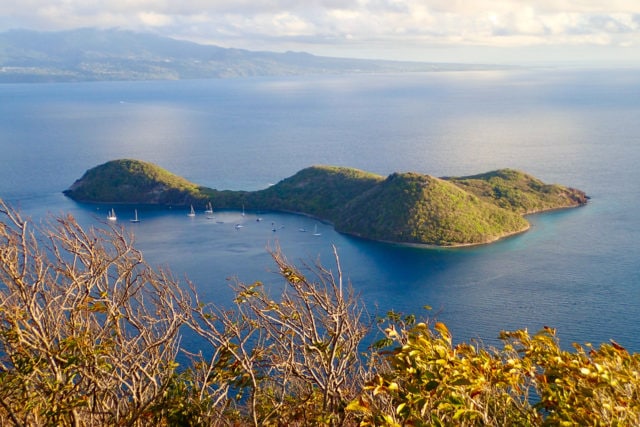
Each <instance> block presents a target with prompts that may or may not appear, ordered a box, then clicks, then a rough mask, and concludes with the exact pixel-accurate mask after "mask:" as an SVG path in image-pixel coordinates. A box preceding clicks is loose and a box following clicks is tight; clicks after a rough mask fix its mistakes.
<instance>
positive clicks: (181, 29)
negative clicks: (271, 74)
mask: <svg viewBox="0 0 640 427" xmlns="http://www.w3.org/2000/svg"><path fill="white" fill-rule="evenodd" d="M84 27H98V28H121V29H127V30H134V31H146V32H153V33H156V34H159V35H164V36H169V37H173V38H178V39H183V40H190V41H194V42H198V43H204V44H214V45H218V46H222V47H234V48H241V49H249V50H267V51H275V52H284V51H304V52H309V53H313V54H316V55H323V56H337V57H353V58H373V59H393V60H409V61H428V62H432V61H433V62H463V63H512V64H521V63H565V64H571V63H596V64H598V63H599V64H604V65H606V64H635V65H640V0H537V1H532V0H402V1H401V0H20V1H5V0H3V1H1V2H0V31H6V30H10V29H17V28H22V29H37V30H65V29H74V28H84Z"/></svg>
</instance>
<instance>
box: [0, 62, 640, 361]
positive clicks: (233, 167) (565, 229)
mask: <svg viewBox="0 0 640 427" xmlns="http://www.w3.org/2000/svg"><path fill="white" fill-rule="evenodd" d="M639 92H640V74H639V73H637V72H636V71H635V70H617V71H615V70H597V71H580V70H571V71H562V70H535V71H527V70H521V71H510V72H478V73H476V72H466V73H427V74H410V75H368V76H323V77H298V78H286V79H285V78H265V79H237V80H211V81H180V82H110V83H78V84H51V85H47V84H43V85H2V86H0V152H1V153H2V154H1V156H0V197H3V198H4V199H6V200H8V201H9V202H11V203H12V204H14V205H15V206H17V207H19V208H20V209H21V210H23V211H24V212H25V213H27V214H29V215H32V216H34V217H35V218H39V217H43V216H44V215H45V214H46V213H47V212H52V213H54V214H58V213H62V212H72V213H73V214H74V215H76V216H77V217H78V218H79V219H80V221H81V222H82V223H85V224H97V223H99V222H100V221H103V220H104V218H105V217H106V209H107V208H110V207H107V206H100V207H98V206H91V205H80V204H76V203H74V202H72V201H70V200H68V199H66V198H65V197H64V196H63V195H62V194H61V191H62V190H64V189H65V188H67V187H68V186H69V185H70V184H71V183H72V182H73V181H74V180H75V179H77V178H79V177H80V176H81V175H82V173H83V172H84V171H85V170H86V169H88V168H90V167H92V166H95V165H97V164H100V163H103V162H105V161H108V160H111V159H115V158H123V157H130V158H138V159H142V160H147V161H151V162H155V163H158V164H160V165H161V166H163V167H165V168H167V169H169V170H171V171H172V172H175V173H177V174H180V175H183V176H185V177H187V178H188V179H190V180H192V181H195V182H198V183H200V184H203V185H207V186H210V187H214V188H219V189H225V188H230V189H246V190H254V189H259V188H264V187H266V186H267V185H269V184H271V183H275V182H277V181H278V180H280V179H283V178H285V177H287V176H290V175H292V174H293V173H295V172H296V171H298V170H299V169H302V168H303V167H306V166H310V165H313V164H334V165H344V166H353V167H358V168H361V169H365V170H369V171H372V172H376V173H380V174H383V175H384V174H388V173H391V172H394V171H417V172H422V173H429V174H432V175H435V176H444V175H465V174H475V173H480V172H485V171H489V170H492V169H496V168H501V167H512V168H518V169H522V170H525V171H527V172H530V173H532V174H533V175H535V176H537V177H539V178H541V179H543V180H545V181H547V182H557V183H562V184H566V185H570V186H574V187H578V188H581V189H583V190H585V191H587V193H588V194H589V195H590V196H591V197H592V200H591V203H590V204H589V205H587V206H586V207H583V208H579V209H573V210H567V211H558V212H552V213H547V214H543V215H535V216H532V217H530V218H529V219H530V221H531V222H532V225H533V226H532V229H531V230H530V231H529V232H527V233H525V234H522V235H519V236H516V237H513V238H509V239H506V240H504V241H501V242H499V243H497V244H493V245H489V246H484V247H476V248H466V249H455V250H452V249H429V250H425V249H420V248H410V247H401V246H396V245H389V244H382V243H376V242H369V241H364V240H360V239H355V238H351V237H347V236H343V235H340V234H337V233H335V232H334V231H333V230H332V228H331V227H330V226H329V225H327V224H323V223H320V222H317V221H314V220H312V219H309V218H305V217H300V216H294V215H285V214H276V213H269V212H264V213H260V214H259V215H260V216H261V217H262V218H263V220H262V221H260V222H257V221H255V218H256V215H257V214H256V213H255V212H251V211H248V212H247V214H246V215H245V217H242V216H241V215H240V213H239V212H218V213H216V219H215V220H208V219H207V218H206V217H205V215H204V214H202V212H198V215H197V216H196V217H195V218H188V217H187V216H186V211H180V210H177V209H172V210H169V209H151V210H150V209H145V208H139V209H138V211H139V215H140V218H141V220H142V222H141V223H139V224H130V223H129V222H128V218H129V217H132V216H133V207H116V210H117V214H118V216H119V218H120V220H119V223H120V224H122V225H124V226H125V227H127V228H131V229H132V231H133V232H134V234H135V239H136V242H137V245H138V246H139V247H140V248H141V249H142V250H143V252H144V254H145V257H146V258H147V259H148V260H149V261H150V262H151V263H153V264H161V265H165V266H168V267H170V268H171V269H172V270H173V271H174V272H175V273H176V275H177V276H179V277H181V276H182V275H187V276H188V277H189V278H190V279H191V280H193V281H194V282H195V283H196V285H197V287H198V289H199V290H200V292H201V293H202V294H203V295H205V296H206V298H208V299H211V300H213V301H221V302H224V301H228V298H229V297H230V291H229V280H228V278H233V277H236V278H238V279H239V280H243V281H253V280H262V281H265V282H267V283H270V284H271V286H273V287H274V289H275V288H277V286H278V281H277V276H276V275H275V274H274V273H273V272H272V271H271V270H272V269H273V265H272V263H271V262H270V259H269V255H268V253H267V251H266V248H267V247H268V246H273V245H276V244H278V245H280V246H281V247H282V249H283V251H284V252H285V254H286V255H287V257H288V258H289V259H291V260H292V261H296V262H300V261H307V262H313V261H315V260H316V259H319V260H320V261H322V262H323V263H325V264H331V263H332V257H331V252H332V245H335V246H336V247H337V249H338V251H339V254H340V258H341V262H342V268H343V270H344V272H345V274H346V275H347V276H348V278H349V279H350V280H351V282H352V283H353V286H354V287H355V289H356V290H357V292H359V293H360V295H361V296H362V298H363V299H364V300H365V301H366V302H367V305H368V307H369V310H370V311H371V312H373V313H375V312H380V313H384V312H386V311H387V310H389V309H394V310H399V311H403V312H411V313H417V314H420V313H423V310H422V306H424V305H430V306H432V307H433V310H432V312H431V315H437V316H438V318H439V319H440V320H443V321H445V322H446V323H447V324H448V325H449V327H450V329H451V330H452V332H453V334H454V338H457V339H469V338H475V337H478V338H481V339H483V340H485V341H488V342H491V343H493V342H495V338H496V336H497V335H498V333H499V331H500V330H501V329H513V328H524V327H526V328H528V329H529V330H531V331H534V330H537V329H539V328H541V327H542V326H543V325H549V326H553V327H556V328H558V330H559V333H560V337H561V340H562V343H564V344H565V345H568V344H569V343H570V342H572V341H578V342H584V341H591V342H594V343H599V342H603V341H606V340H608V339H609V338H614V339H616V341H618V342H620V343H621V344H623V345H625V346H627V347H628V348H630V349H632V350H635V351H640V334H639V332H640V327H639V322H638V318H639V316H640V308H639V306H640V263H639V259H640V257H639V255H640V249H639V245H638V241H639V237H640V236H639V234H640V220H639V219H638V217H639V216H638V212H640V209H639V208H640V206H639V205H640V190H639V185H638V183H640V168H638V164H640V121H638V120H637V118H638V117H640V114H639V113H640V96H638V95H640V93H639ZM239 222H243V225H244V227H242V228H240V229H236V228H235V227H234V225H235V224H236V223H239ZM272 223H274V224H275V225H276V232H273V231H272ZM316 225H317V226H318V228H319V231H320V232H321V236H313V235H312V234H313V233H312V232H310V231H312V230H313V229H314V227H315V226H316ZM301 227H304V228H305V229H306V230H308V232H305V233H303V232H300V231H299V228H301Z"/></svg>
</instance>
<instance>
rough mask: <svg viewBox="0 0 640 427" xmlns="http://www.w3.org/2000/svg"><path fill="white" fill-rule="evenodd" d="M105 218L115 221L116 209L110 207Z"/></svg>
mask: <svg viewBox="0 0 640 427" xmlns="http://www.w3.org/2000/svg"><path fill="white" fill-rule="evenodd" d="M107 219H108V220H109V221H115V220H117V219H118V217H117V216H116V211H115V209H111V210H110V211H109V213H108V214H107Z"/></svg>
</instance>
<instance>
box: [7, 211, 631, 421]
mask: <svg viewBox="0 0 640 427" xmlns="http://www.w3.org/2000/svg"><path fill="white" fill-rule="evenodd" d="M272 254H273V258H274V262H275V264H276V265H277V267H278V268H279V272H280V276H281V278H282V280H283V282H284V285H285V287H284V290H283V291H282V294H281V296H280V298H272V297H270V296H269V294H268V291H267V289H265V286H264V285H263V284H261V283H259V282H256V283H253V284H243V283H238V284H236V285H235V290H236V297H235V299H234V302H233V304H232V306H231V307H218V306H216V305H215V304H212V303H211V302H207V301H200V299H199V297H198V293H197V290H196V286H195V285H193V284H189V285H190V286H185V285H184V284H181V283H180V282H178V281H176V280H175V279H174V278H172V276H171V275H170V273H169V272H167V271H164V270H157V269H153V268H151V267H150V266H148V265H147V264H146V263H145V262H144V260H143V259H142V256H141V254H140V253H139V252H138V251H136V249H135V248H134V247H133V246H132V244H131V237H130V236H127V235H126V234H124V231H123V230H122V229H119V228H115V227H112V228H109V229H91V230H89V231H86V230H83V229H82V228H81V227H80V226H79V225H78V224H77V223H76V222H75V220H74V219H73V218H72V217H59V218H52V219H51V221H50V222H49V223H47V224H45V225H43V226H41V227H35V226H34V225H32V224H31V222H29V221H28V220H25V219H23V218H22V217H21V216H20V215H19V214H18V213H17V212H15V211H13V210H12V209H10V208H9V207H8V206H7V205H6V204H4V202H2V201H1V200H0V424H1V425H11V426H54V425H55V426H72V425H73V426H112V425H123V426H124V425H126V426H147V425H180V426H209V425H228V426H231V425H254V426H270V425H293V426H295V425H329V426H356V425H360V426H369V425H385V426H400V425H436V426H438V425H462V426H484V425H490V426H502V425H524V426H544V425H602V426H605V425H607V426H609V425H618V426H632V425H640V355H638V354H635V353H634V354H630V353H629V352H628V351H627V350H625V349H624V348H623V347H622V346H621V345H619V344H617V343H616V342H614V341H611V342H610V343H608V344H603V345H601V346H600V347H599V348H595V347H593V346H591V345H588V344H587V345H585V346H580V345H575V351H573V352H570V351H566V350H563V349H561V348H560V346H559V344H558V340H557V338H556V336H555V331H554V330H553V329H551V328H545V329H544V330H542V331H540V332H539V333H537V334H535V335H533V336H531V335H529V334H528V333H527V331H523V330H519V331H512V332H503V333H502V336H501V338H502V340H503V342H504V344H503V348H501V349H495V348H487V347H485V346H483V345H481V344H479V343H459V344H454V343H453V339H452V337H451V334H450V333H449V331H448V330H447V327H446V326H445V325H444V324H442V323H439V322H433V321H430V320H425V321H424V322H417V321H416V318H415V316H411V315H409V316H402V315H400V314H397V313H393V312H390V313H388V314H387V315H386V316H385V317H384V318H382V319H379V320H378V322H377V324H376V323H375V322H371V317H370V316H368V315H367V313H366V311H365V310H364V307H363V306H362V305H361V303H360V301H359V299H358V298H357V297H356V296H355V295H354V292H353V290H352V289H351V287H350V286H349V285H348V284H346V283H343V280H342V272H341V269H340V263H339V259H338V254H337V253H335V261H336V263H335V267H334V269H333V270H331V269H326V268H324V267H322V266H321V265H312V266H303V267H304V268H303V269H300V268H297V267H296V266H294V265H293V264H291V263H290V262H288V261H287V260H286V259H285V258H284V257H283V255H282V254H281V253H280V252H279V251H278V250H274V251H273V253H272ZM376 326H377V327H378V329H379V331H380V334H381V339H380V340H379V341H377V342H376V344H375V345H373V346H371V347H370V348H369V349H365V347H364V345H363V343H364V340H365V338H366V339H367V340H369V337H371V335H372V334H373V333H374V332H375V328H376ZM188 331H190V333H192V334H195V335H196V336H198V337H200V338H201V342H202V345H200V346H199V348H200V350H199V351H197V352H194V351H193V349H191V352H188V351H187V349H184V348H181V347H180V343H181V337H182V336H183V334H184V333H186V332H188ZM181 354H186V355H187V356H188V360H189V361H190V362H189V363H186V364H183V365H182V366H179V365H178V363H177V360H178V355H181Z"/></svg>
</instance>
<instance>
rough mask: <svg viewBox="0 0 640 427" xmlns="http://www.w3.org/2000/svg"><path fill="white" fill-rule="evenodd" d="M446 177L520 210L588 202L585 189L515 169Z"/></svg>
mask: <svg viewBox="0 0 640 427" xmlns="http://www.w3.org/2000/svg"><path fill="white" fill-rule="evenodd" d="M447 179H448V180H450V181H451V182H452V183H454V184H456V185H457V186H459V187H460V188H462V189H463V190H466V191H468V192H470V193H473V194H475V195H476V196H478V197H480V198H481V199H483V200H486V201H488V202H490V203H494V204H496V205H498V206H500V207H501V208H505V209H511V210H513V211H515V212H518V213H521V214H528V213H534V212H541V211H545V210H549V209H558V208H565V207H572V206H575V205H576V204H578V205H581V204H584V203H586V202H587V197H586V195H585V194H584V193H583V192H582V191H579V190H575V189H573V188H567V187H563V186H561V185H557V184H545V183H544V182H542V181H540V180H539V179H537V178H535V177H533V176H531V175H527V174H526V173H523V172H520V171H517V170H513V169H500V170H497V171H493V172H487V173H483V174H479V175H472V176H465V177H456V178H447Z"/></svg>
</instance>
